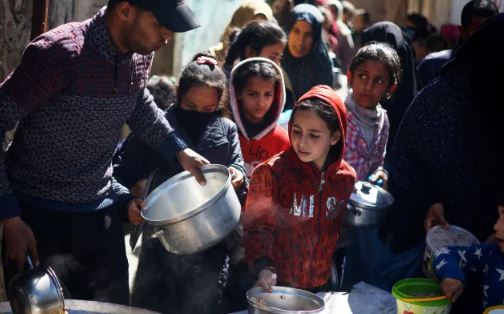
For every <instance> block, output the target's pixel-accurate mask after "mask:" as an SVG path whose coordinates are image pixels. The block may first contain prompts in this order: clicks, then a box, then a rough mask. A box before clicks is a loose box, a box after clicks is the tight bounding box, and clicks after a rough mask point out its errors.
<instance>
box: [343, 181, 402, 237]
mask: <svg viewBox="0 0 504 314" xmlns="http://www.w3.org/2000/svg"><path fill="white" fill-rule="evenodd" d="M393 203H394V197H393V196H392V195H391V194H390V193H389V192H387V191H386V190H385V189H383V188H381V187H379V186H377V185H374V184H371V183H369V182H366V181H358V182H356V183H355V190H354V192H353V193H352V195H350V200H349V202H348V206H347V208H348V213H347V216H346V221H347V223H348V224H350V225H352V226H355V227H366V228H374V227H378V226H379V225H380V224H381V223H382V222H383V219H384V218H385V213H386V210H387V207H389V206H390V205H392V204H393Z"/></svg>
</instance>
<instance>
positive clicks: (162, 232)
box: [151, 229, 165, 239]
mask: <svg viewBox="0 0 504 314" xmlns="http://www.w3.org/2000/svg"><path fill="white" fill-rule="evenodd" d="M163 234H165V231H164V229H161V230H159V231H157V232H155V233H154V234H153V235H151V239H157V238H159V237H160V236H162V235H163Z"/></svg>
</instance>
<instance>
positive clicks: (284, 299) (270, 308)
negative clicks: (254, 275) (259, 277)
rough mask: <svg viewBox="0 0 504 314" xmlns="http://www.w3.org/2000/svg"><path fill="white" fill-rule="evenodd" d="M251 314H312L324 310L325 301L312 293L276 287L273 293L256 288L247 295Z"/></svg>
mask: <svg viewBox="0 0 504 314" xmlns="http://www.w3.org/2000/svg"><path fill="white" fill-rule="evenodd" d="M246 296H247V301H248V313H249V314H312V313H320V312H322V311H323V310H324V307H325V302H324V300H323V299H322V298H321V297H319V296H318V295H316V294H313V293H311V292H308V291H305V290H301V289H296V288H290V287H280V286H274V287H273V292H271V293H269V292H266V291H264V289H263V288H261V287H254V288H252V289H250V290H249V291H247V293H246Z"/></svg>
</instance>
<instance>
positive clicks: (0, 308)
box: [0, 299, 160, 314]
mask: <svg viewBox="0 0 504 314" xmlns="http://www.w3.org/2000/svg"><path fill="white" fill-rule="evenodd" d="M65 311H66V313H68V314H160V313H158V312H153V311H148V310H145V309H139V308H135V307H131V306H125V305H119V304H114V303H107V302H98V301H86V300H72V299H66V300H65ZM0 313H2V314H11V313H12V311H11V307H10V305H9V303H8V302H0Z"/></svg>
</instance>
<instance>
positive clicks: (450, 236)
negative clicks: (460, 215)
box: [425, 225, 479, 252]
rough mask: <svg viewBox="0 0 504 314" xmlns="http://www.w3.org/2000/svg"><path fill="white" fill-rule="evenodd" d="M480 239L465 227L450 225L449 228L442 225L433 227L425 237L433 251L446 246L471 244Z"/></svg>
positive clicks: (426, 242)
mask: <svg viewBox="0 0 504 314" xmlns="http://www.w3.org/2000/svg"><path fill="white" fill-rule="evenodd" d="M477 243H479V240H478V239H477V238H476V237H475V236H474V235H473V234H472V233H470V232H469V231H467V230H465V229H464V228H461V227H458V226H454V225H450V226H449V227H448V228H447V229H445V228H443V227H441V226H439V225H438V226H434V227H432V228H431V229H430V230H429V232H427V236H426V238H425V244H426V245H427V247H428V248H429V249H430V250H431V251H432V252H435V251H436V250H438V249H440V248H442V247H445V246H471V245H473V244H477Z"/></svg>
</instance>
